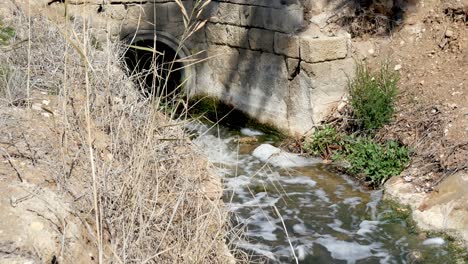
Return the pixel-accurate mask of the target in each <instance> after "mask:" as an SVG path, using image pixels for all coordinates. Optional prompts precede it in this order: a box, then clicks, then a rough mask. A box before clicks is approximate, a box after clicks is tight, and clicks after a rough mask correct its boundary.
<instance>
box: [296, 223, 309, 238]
mask: <svg viewBox="0 0 468 264" xmlns="http://www.w3.org/2000/svg"><path fill="white" fill-rule="evenodd" d="M293 231H294V233H297V234H299V235H306V234H307V228H306V226H305V225H304V224H302V223H300V224H295V225H293Z"/></svg>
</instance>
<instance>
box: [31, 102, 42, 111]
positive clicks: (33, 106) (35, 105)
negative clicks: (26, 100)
mask: <svg viewBox="0 0 468 264" xmlns="http://www.w3.org/2000/svg"><path fill="white" fill-rule="evenodd" d="M31 109H32V110H36V111H42V105H41V104H39V103H33V104H32V105H31Z"/></svg>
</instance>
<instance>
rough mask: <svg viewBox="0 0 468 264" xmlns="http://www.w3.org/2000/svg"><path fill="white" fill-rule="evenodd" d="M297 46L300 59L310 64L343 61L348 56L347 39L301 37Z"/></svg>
mask: <svg viewBox="0 0 468 264" xmlns="http://www.w3.org/2000/svg"><path fill="white" fill-rule="evenodd" d="M299 46H300V50H301V57H302V59H303V60H304V61H306V62H310V63H315V62H321V61H328V60H337V59H343V58H346V56H347V54H348V38H347V37H324V38H315V37H313V36H309V35H302V36H301V38H300V40H299Z"/></svg>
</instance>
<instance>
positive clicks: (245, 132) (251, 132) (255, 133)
mask: <svg viewBox="0 0 468 264" xmlns="http://www.w3.org/2000/svg"><path fill="white" fill-rule="evenodd" d="M240 132H241V133H242V134H243V135H246V136H249V137H256V136H261V135H263V132H261V131H258V130H255V129H251V128H247V127H245V128H241V130H240Z"/></svg>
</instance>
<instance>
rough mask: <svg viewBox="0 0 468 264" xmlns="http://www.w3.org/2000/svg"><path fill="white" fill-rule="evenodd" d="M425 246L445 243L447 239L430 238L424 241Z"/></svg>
mask: <svg viewBox="0 0 468 264" xmlns="http://www.w3.org/2000/svg"><path fill="white" fill-rule="evenodd" d="M422 244H423V245H425V246H441V245H443V244H445V240H444V239H443V238H441V237H433V238H428V239H426V240H424V241H423V243H422Z"/></svg>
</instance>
